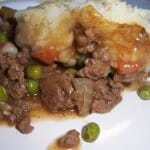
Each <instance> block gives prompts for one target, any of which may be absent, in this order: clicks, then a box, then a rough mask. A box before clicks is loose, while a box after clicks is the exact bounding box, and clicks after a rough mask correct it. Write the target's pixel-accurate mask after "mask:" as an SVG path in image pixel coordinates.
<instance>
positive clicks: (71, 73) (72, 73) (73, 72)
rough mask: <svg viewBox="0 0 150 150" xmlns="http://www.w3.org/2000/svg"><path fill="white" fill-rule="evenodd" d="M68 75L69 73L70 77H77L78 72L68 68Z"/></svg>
mask: <svg viewBox="0 0 150 150" xmlns="http://www.w3.org/2000/svg"><path fill="white" fill-rule="evenodd" d="M66 73H68V74H70V75H73V76H74V75H76V74H77V70H76V69H74V68H68V69H67V70H66Z"/></svg>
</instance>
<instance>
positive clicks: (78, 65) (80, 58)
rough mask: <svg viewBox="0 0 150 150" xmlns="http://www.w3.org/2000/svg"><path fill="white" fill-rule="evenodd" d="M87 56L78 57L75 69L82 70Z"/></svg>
mask: <svg viewBox="0 0 150 150" xmlns="http://www.w3.org/2000/svg"><path fill="white" fill-rule="evenodd" d="M87 57H88V56H87V55H86V54H83V55H81V56H80V57H79V59H78V60H77V67H79V68H82V67H84V65H85V60H86V58H87Z"/></svg>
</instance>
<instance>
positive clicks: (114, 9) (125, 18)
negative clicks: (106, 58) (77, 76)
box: [16, 0, 150, 74]
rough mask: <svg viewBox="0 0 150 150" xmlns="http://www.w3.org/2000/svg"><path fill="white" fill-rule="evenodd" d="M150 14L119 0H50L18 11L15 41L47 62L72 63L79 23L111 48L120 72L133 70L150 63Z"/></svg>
mask: <svg viewBox="0 0 150 150" xmlns="http://www.w3.org/2000/svg"><path fill="white" fill-rule="evenodd" d="M149 14H150V11H148V10H147V11H146V10H145V11H144V10H140V9H137V8H132V7H131V6H128V5H127V4H126V3H125V2H121V1H118V0H106V1H103V0H102V1H99V0H90V1H86V2H85V3H84V2H82V3H81V2H79V1H49V2H45V3H43V4H41V5H39V6H37V7H34V8H28V9H27V10H24V11H20V12H18V13H16V18H17V20H18V26H17V31H16V33H17V34H16V43H18V45H19V46H21V47H29V48H31V49H32V56H33V57H34V58H36V59H39V60H40V61H43V62H44V63H46V64H51V63H52V62H53V61H59V62H61V63H64V64H67V65H73V64H75V62H76V59H77V57H78V53H77V52H76V51H75V45H74V34H73V28H74V26H75V25H76V24H80V25H81V26H83V28H85V29H92V31H93V33H94V35H95V36H96V37H97V38H99V40H100V41H101V46H102V47H105V48H108V50H109V53H110V57H111V61H110V64H111V66H112V67H113V68H115V69H116V70H117V71H118V73H123V74H125V73H132V72H135V71H141V70H142V69H143V68H144V67H145V66H146V65H147V64H149V57H150V56H149V55H147V54H150V39H149V34H148V32H150V29H149V24H150V23H149Z"/></svg>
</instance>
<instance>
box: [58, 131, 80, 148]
mask: <svg viewBox="0 0 150 150" xmlns="http://www.w3.org/2000/svg"><path fill="white" fill-rule="evenodd" d="M79 135H80V134H79V132H78V131H76V130H75V129H73V130H70V131H68V132H67V133H66V134H65V135H64V136H63V137H61V138H59V139H58V141H57V144H58V146H59V147H65V148H73V147H76V146H78V145H79V143H80V138H79Z"/></svg>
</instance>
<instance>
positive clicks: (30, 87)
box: [26, 79, 39, 94]
mask: <svg viewBox="0 0 150 150" xmlns="http://www.w3.org/2000/svg"><path fill="white" fill-rule="evenodd" d="M26 81H27V84H26V88H27V92H28V93H29V94H38V92H39V81H38V80H32V79H27V80H26Z"/></svg>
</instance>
